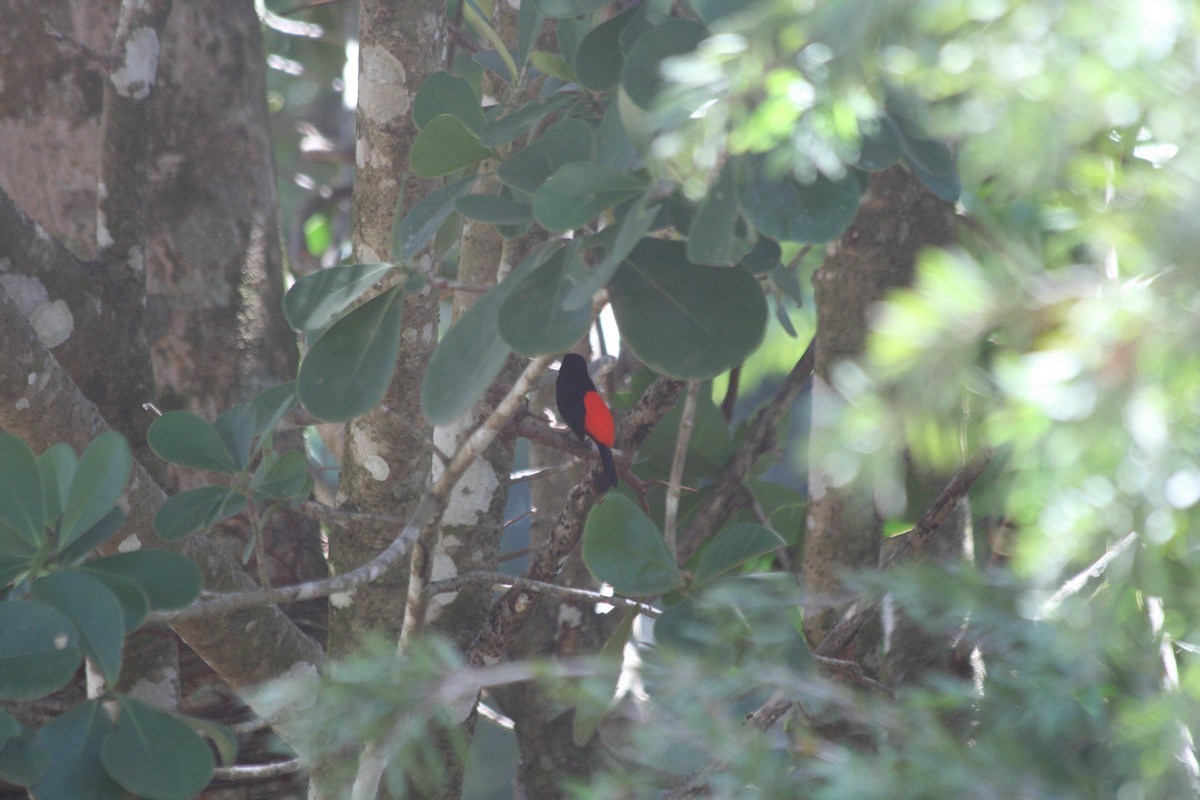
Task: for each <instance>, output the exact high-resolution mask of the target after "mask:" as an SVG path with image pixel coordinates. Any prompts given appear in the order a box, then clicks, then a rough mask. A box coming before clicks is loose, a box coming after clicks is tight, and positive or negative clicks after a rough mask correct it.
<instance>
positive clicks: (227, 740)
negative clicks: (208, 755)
mask: <svg viewBox="0 0 1200 800" xmlns="http://www.w3.org/2000/svg"><path fill="white" fill-rule="evenodd" d="M176 718H177V719H178V720H179V721H180V722H182V723H183V724H184V725H187V726H188V727H189V728H191V729H192V730H194V731H195V732H196V733H198V734H200V735H201V736H207V737H208V740H209V741H210V742H212V743H213V746H214V747H216V748H217V755H218V756H220V757H221V764H222V765H224V766H226V767H231V766H233V765H234V764H236V763H237V753H238V740H237V735H236V734H235V733H234V732H233V731H232V730H230V729H229V728H227V727H226V726H224V725H221V724H220V723H217V722H213V721H212V720H207V719H203V718H202V717H190V716H187V715H185V714H178V715H176Z"/></svg>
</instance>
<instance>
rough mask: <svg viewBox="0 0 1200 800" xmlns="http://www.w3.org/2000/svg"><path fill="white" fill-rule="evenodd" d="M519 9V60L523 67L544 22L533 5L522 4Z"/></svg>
mask: <svg viewBox="0 0 1200 800" xmlns="http://www.w3.org/2000/svg"><path fill="white" fill-rule="evenodd" d="M520 5H521V7H520V8H519V9H517V60H518V61H520V63H521V64H522V65H524V64H525V62H526V61H527V60H528V59H529V51H530V49H531V48H532V47H533V43H534V42H535V41H537V38H538V34H539V33H541V31H542V25H543V22H544V20H543V19H542V15H541V14H539V13H538V10H537V6H535V5H534V4H533V3H521V4H520Z"/></svg>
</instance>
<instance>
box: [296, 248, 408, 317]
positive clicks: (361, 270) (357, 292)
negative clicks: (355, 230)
mask: <svg viewBox="0 0 1200 800" xmlns="http://www.w3.org/2000/svg"><path fill="white" fill-rule="evenodd" d="M393 269H395V267H394V266H393V265H391V264H346V265H345V266H340V267H329V268H328V269H322V270H318V271H317V272H314V273H312V274H310V275H305V276H304V277H302V278H300V280H298V281H296V282H295V283H294V284H292V288H291V289H288V293H287V294H286V295H284V297H283V315H284V316H285V317H286V318H287V321H288V324H289V325H291V326H292V328H294V329H295V330H298V331H319V330H323V329H325V328H327V327H329V325H330V324H331V323H332V322H333V321H334V320H335V319H337V317H339V316H340V315H341V314H342V313H343V312H344V311H345V310H346V309H347V308H349V307H350V306H352V305H353V304H354V301H355V300H357V299H358V298H360V297H362V296H363V295H364V294H366V293H367V292H368V291H370V289H371V287H372V286H374V285H375V284H377V283H379V281H380V279H382V278H383V276H385V275H387V273H389V272H390V271H392V270H393Z"/></svg>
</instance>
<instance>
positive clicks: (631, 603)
mask: <svg viewBox="0 0 1200 800" xmlns="http://www.w3.org/2000/svg"><path fill="white" fill-rule="evenodd" d="M477 583H491V584H493V585H496V586H515V587H518V588H521V589H528V590H529V591H531V592H539V593H541V594H548V595H551V596H553V597H562V598H565V599H567V600H580V601H583V602H585V603H608V604H609V605H611V606H616V607H617V608H632V609H633V610H635V611H637V612H638V613H639V614H645V615H646V616H647V617H658V616H659V615H660V614H662V612H661V611H659V610H658V609H657V608H655V607H654V606H652V605H649V604H648V603H640V602H638V601H637V600H634V599H632V598H629V597H614V596H612V595H608V594H601V593H600V592H593V591H591V590H590V589H573V588H571V587H569V586H559V585H558V584H556V583H545V582H544V581H531V580H529V579H527V578H521V577H517V576H516V575H508V574H507V573H504V572H488V571H483V570H481V571H478V572H465V573H463V574H462V575H456V576H454V577H453V578H446V579H445V580H440V581H434V582H433V583H431V584H429V589H428V591H429V594H430V595H431V596H432V595H436V594H445V593H446V592H457V591H458V590H459V589H461V588H463V587H464V586H473V585H475V584H477Z"/></svg>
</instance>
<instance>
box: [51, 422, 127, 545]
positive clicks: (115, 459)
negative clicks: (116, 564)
mask: <svg viewBox="0 0 1200 800" xmlns="http://www.w3.org/2000/svg"><path fill="white" fill-rule="evenodd" d="M132 469H133V456H132V455H131V454H130V453H129V445H128V444H127V443H126V442H125V438H124V437H123V436H121V435H120V434H119V433H114V432H112V431H108V432H105V433H102V434H100V435H99V436H97V437H96V438H95V439H93V440H92V443H91V444H89V445H88V447H87V449H86V450H84V451H83V455H82V456H81V457H80V459H79V466H78V468H77V469H76V470H75V479H74V480H72V481H71V490H70V492H69V493H68V494H67V501H66V503H65V504H64V507H63V515H62V522H61V523H60V525H59V532H58V543H59V547H66V546H67V545H69V544H71V542H73V541H75V540H76V539H78V538H79V536H80V535H81V534H83V533H84V532H86V531H88V530H90V529H91V528H92V527H93V526H94V525H96V524H97V523H98V522H100V520H102V519H104V518H105V517H106V516H108V514H109V513H110V512H112V510H113V508H114V507H115V506H116V504H117V500H119V499H120V497H121V493H122V492H124V491H125V484H126V483H128V482H129V473H130V471H131V470H132Z"/></svg>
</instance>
